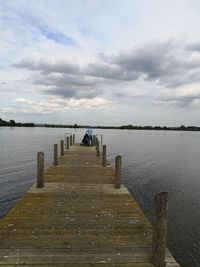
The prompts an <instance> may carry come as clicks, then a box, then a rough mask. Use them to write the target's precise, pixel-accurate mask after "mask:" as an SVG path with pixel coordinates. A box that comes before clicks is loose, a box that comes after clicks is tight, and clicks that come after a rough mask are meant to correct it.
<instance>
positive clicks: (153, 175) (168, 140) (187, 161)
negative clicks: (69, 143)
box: [0, 127, 200, 267]
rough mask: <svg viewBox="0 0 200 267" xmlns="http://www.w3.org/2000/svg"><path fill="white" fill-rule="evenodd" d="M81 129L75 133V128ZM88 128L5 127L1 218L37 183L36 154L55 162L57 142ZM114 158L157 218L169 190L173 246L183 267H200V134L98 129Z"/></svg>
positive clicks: (0, 136) (0, 143)
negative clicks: (161, 196) (158, 202)
mask: <svg viewBox="0 0 200 267" xmlns="http://www.w3.org/2000/svg"><path fill="white" fill-rule="evenodd" d="M74 131H75V132H74ZM66 132H68V133H69V132H71V133H75V134H76V140H78V141H79V142H80V141H81V139H82V137H83V134H84V133H85V130H84V129H77V130H74V129H62V128H61V129H57V128H56V129H55V128H53V129H51V128H4V127H0V151H1V153H0V216H1V217H3V216H4V215H5V214H6V213H7V212H8V210H9V209H10V208H11V207H12V206H13V204H14V203H15V202H16V201H17V200H18V199H19V198H20V197H21V196H22V195H23V194H24V193H25V192H26V191H27V190H28V188H29V187H30V186H31V185H32V184H33V182H35V181H36V153H37V152H38V151H43V152H44V153H45V167H46V168H47V167H48V166H49V165H50V164H52V162H53V144H54V143H60V140H61V139H63V138H64V134H65V133H66ZM95 133H98V134H103V138H104V140H103V142H104V144H107V154H108V160H109V161H110V162H111V163H112V164H114V158H115V156H116V155H118V154H120V155H122V160H123V170H122V175H123V180H124V183H125V184H126V185H127V187H128V188H129V190H130V192H131V193H132V195H133V196H134V198H135V199H136V200H137V201H138V203H139V205H140V206H141V207H142V208H143V210H144V212H145V214H146V216H147V217H148V218H149V220H150V221H151V222H152V221H153V215H154V196H155V194H156V193H157V192H160V191H167V192H169V222H168V239H167V240H168V241H167V243H168V247H169V249H170V251H171V252H172V254H173V255H174V257H175V258H176V260H177V261H178V262H179V263H180V264H181V266H182V267H199V266H200V249H199V248H200V223H199V222H200V195H199V192H200V164H199V163H200V132H170V131H143V130H139V131H133V130H132V131H128V130H127V131H126V130H124V131H120V130H95Z"/></svg>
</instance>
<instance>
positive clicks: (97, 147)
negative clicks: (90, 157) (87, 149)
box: [96, 139, 99, 157]
mask: <svg viewBox="0 0 200 267" xmlns="http://www.w3.org/2000/svg"><path fill="white" fill-rule="evenodd" d="M96 150H97V157H99V140H98V139H97V140H96Z"/></svg>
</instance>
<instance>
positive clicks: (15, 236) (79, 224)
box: [0, 144, 179, 267]
mask: <svg viewBox="0 0 200 267" xmlns="http://www.w3.org/2000/svg"><path fill="white" fill-rule="evenodd" d="M113 183H114V170H113V168H112V167H111V166H110V165H107V166H106V167H103V166H102V159H101V156H100V157H97V156H96V151H95V148H94V147H83V146H80V145H79V144H74V145H73V146H70V149H69V150H67V151H65V152H64V156H61V157H59V159H58V165H57V166H54V165H52V166H50V167H49V168H48V169H47V170H46V171H45V173H44V187H43V188H36V185H35V184H34V185H33V186H32V187H31V189H30V190H29V191H28V192H27V193H26V194H25V195H24V197H23V198H22V199H21V200H19V202H18V203H17V204H16V205H15V206H14V207H13V209H12V210H11V211H10V212H9V213H8V214H7V215H6V216H5V217H4V218H3V219H2V220H1V221H0V266H7V267H11V266H12V267H13V266H20V267H22V266H30V267H47V266H50V267H52V266H58V267H64V266H66V267H67V266H68V267H81V266H82V267H89V266H98V267H99V266H102V267H111V266H117V267H122V266H123V267H154V266H155V265H153V264H152V263H150V259H151V254H152V226H151V224H150V223H149V221H148V220H147V219H146V217H145V216H144V214H143V212H142V211H141V209H140V208H139V206H138V205H137V203H136V202H135V201H134V199H133V198H132V197H131V195H130V194H129V192H128V191H127V189H126V188H125V187H124V186H121V188H120V189H115V188H114V186H113ZM166 262H167V265H166V266H167V267H178V266H179V265H178V264H177V263H176V262H175V260H174V259H173V257H172V256H171V254H170V253H169V252H168V251H167V255H166Z"/></svg>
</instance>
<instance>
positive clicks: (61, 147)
mask: <svg viewBox="0 0 200 267" xmlns="http://www.w3.org/2000/svg"><path fill="white" fill-rule="evenodd" d="M60 154H61V156H64V141H63V140H61V141H60Z"/></svg>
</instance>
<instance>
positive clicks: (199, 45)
mask: <svg viewBox="0 0 200 267" xmlns="http://www.w3.org/2000/svg"><path fill="white" fill-rule="evenodd" d="M186 48H187V49H188V50H191V51H196V52H200V42H194V43H190V44H188V45H187V46H186Z"/></svg>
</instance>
